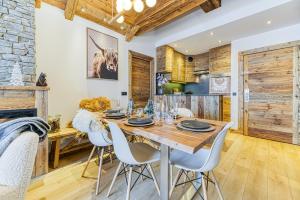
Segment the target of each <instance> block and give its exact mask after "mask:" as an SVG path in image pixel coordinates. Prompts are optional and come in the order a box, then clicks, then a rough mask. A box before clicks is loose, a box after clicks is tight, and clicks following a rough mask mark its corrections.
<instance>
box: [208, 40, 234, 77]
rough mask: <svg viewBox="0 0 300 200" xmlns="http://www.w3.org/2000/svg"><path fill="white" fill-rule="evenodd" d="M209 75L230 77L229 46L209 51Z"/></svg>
mask: <svg viewBox="0 0 300 200" xmlns="http://www.w3.org/2000/svg"><path fill="white" fill-rule="evenodd" d="M209 73H210V75H212V76H230V74H231V45H230V44H228V45H224V46H221V47H217V48H213V49H211V50H209Z"/></svg>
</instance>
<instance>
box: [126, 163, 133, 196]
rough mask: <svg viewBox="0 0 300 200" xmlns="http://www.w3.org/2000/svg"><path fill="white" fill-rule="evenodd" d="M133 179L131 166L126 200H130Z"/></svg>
mask: <svg viewBox="0 0 300 200" xmlns="http://www.w3.org/2000/svg"><path fill="white" fill-rule="evenodd" d="M131 179H132V167H129V174H128V185H127V194H126V200H130V190H131Z"/></svg>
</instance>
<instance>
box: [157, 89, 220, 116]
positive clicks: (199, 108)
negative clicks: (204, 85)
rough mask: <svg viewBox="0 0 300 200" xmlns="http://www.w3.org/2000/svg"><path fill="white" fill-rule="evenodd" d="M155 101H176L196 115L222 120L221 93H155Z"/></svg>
mask: <svg viewBox="0 0 300 200" xmlns="http://www.w3.org/2000/svg"><path fill="white" fill-rule="evenodd" d="M154 100H155V101H156V102H159V101H162V100H163V101H166V102H168V103H169V104H172V103H173V102H177V103H178V104H179V107H180V108H188V109H190V110H191V111H192V112H193V113H194V115H195V116H196V117H199V118H202V119H210V120H222V118H223V117H222V116H223V103H222V102H223V95H209V94H207V95H195V96H193V95H172V94H171V95H156V96H154Z"/></svg>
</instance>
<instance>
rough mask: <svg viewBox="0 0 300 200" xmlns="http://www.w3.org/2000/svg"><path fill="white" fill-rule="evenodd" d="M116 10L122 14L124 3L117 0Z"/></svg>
mask: <svg viewBox="0 0 300 200" xmlns="http://www.w3.org/2000/svg"><path fill="white" fill-rule="evenodd" d="M116 9H117V12H118V13H120V12H122V11H123V10H124V7H123V1H122V0H117V5H116Z"/></svg>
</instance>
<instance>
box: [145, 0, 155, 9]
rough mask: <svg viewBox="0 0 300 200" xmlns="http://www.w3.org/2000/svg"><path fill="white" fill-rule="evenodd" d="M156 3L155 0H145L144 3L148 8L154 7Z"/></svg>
mask: <svg viewBox="0 0 300 200" xmlns="http://www.w3.org/2000/svg"><path fill="white" fill-rule="evenodd" d="M155 4H156V0H146V5H147V6H148V7H150V8H152V7H154V6H155Z"/></svg>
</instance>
